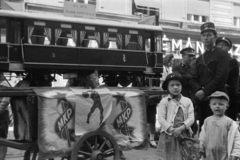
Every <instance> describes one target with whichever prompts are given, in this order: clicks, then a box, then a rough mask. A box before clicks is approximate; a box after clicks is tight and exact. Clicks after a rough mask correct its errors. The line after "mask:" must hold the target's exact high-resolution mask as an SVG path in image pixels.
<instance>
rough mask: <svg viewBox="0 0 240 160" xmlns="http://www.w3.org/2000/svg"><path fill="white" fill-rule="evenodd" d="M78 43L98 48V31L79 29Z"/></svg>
mask: <svg viewBox="0 0 240 160" xmlns="http://www.w3.org/2000/svg"><path fill="white" fill-rule="evenodd" d="M80 45H81V46H82V47H88V48H99V46H100V33H99V32H95V31H80Z"/></svg>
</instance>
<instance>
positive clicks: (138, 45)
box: [125, 34, 143, 50]
mask: <svg viewBox="0 0 240 160" xmlns="http://www.w3.org/2000/svg"><path fill="white" fill-rule="evenodd" d="M125 46H126V49H129V50H142V48H143V40H142V36H140V35H136V34H126V35H125Z"/></svg>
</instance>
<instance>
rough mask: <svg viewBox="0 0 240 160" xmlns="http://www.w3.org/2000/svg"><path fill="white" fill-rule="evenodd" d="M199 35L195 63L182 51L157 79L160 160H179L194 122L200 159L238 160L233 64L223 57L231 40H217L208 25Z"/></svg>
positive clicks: (236, 70) (186, 50) (190, 51)
mask: <svg viewBox="0 0 240 160" xmlns="http://www.w3.org/2000/svg"><path fill="white" fill-rule="evenodd" d="M200 30H201V40H202V43H203V45H204V49H205V52H204V53H203V54H201V55H200V56H199V57H197V58H196V54H195V51H194V49H193V48H191V47H187V48H184V49H182V50H181V51H180V53H181V54H182V63H181V64H178V65H176V66H174V67H173V68H172V71H171V72H170V73H167V76H166V74H163V78H162V79H161V86H162V88H163V89H164V90H167V91H168V96H166V97H164V98H162V100H161V101H160V103H159V104H158V106H157V109H158V121H159V123H160V126H161V129H160V137H159V140H158V147H157V154H158V156H159V158H160V159H162V160H182V159H184V158H183V152H182V148H183V146H182V145H181V143H180V142H181V140H182V139H183V138H193V135H194V134H196V129H195V127H194V122H196V121H198V122H199V126H200V127H201V128H200V135H199V136H197V139H198V140H199V142H200V143H199V152H198V153H199V154H200V155H201V156H202V158H205V159H207V160H233V159H234V160H235V159H238V158H240V133H239V128H238V127H239V126H238V124H237V123H236V118H237V113H238V112H239V108H238V107H237V99H238V80H239V66H238V61H237V60H236V59H234V58H232V57H231V55H230V54H229V53H228V51H229V50H230V49H231V47H232V42H231V40H230V39H229V38H226V37H218V34H217V31H216V28H215V25H214V23H211V22H207V23H204V24H203V25H201V27H200ZM167 59H169V56H168V57H167ZM168 68H169V66H168ZM195 138H196V136H195ZM185 158H186V157H185Z"/></svg>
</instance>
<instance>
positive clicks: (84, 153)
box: [78, 151, 91, 156]
mask: <svg viewBox="0 0 240 160" xmlns="http://www.w3.org/2000/svg"><path fill="white" fill-rule="evenodd" d="M78 153H80V154H83V155H88V156H91V153H88V152H84V151H78Z"/></svg>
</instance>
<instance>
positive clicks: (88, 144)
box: [85, 140, 93, 152]
mask: <svg viewBox="0 0 240 160" xmlns="http://www.w3.org/2000/svg"><path fill="white" fill-rule="evenodd" d="M85 142H86V143H87V146H88V148H89V149H91V152H93V149H92V147H91V145H90V143H89V142H88V141H87V140H85Z"/></svg>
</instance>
